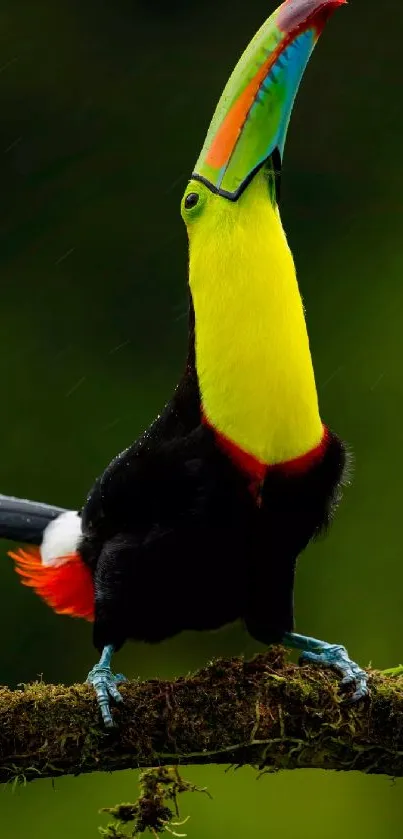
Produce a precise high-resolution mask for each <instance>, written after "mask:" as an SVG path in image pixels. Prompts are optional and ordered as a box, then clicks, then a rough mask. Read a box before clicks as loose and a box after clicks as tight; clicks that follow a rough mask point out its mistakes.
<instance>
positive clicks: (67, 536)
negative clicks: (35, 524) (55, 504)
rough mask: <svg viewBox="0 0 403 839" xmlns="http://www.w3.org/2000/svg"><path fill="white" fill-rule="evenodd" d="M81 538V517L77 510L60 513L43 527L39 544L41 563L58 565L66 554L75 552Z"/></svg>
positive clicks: (63, 560)
mask: <svg viewBox="0 0 403 839" xmlns="http://www.w3.org/2000/svg"><path fill="white" fill-rule="evenodd" d="M80 538H81V518H80V516H79V515H78V513H77V512H74V511H73V510H68V511H67V512H66V513H61V515H60V516H58V517H57V519H54V520H53V521H51V522H50V523H49V524H48V526H47V527H46V528H45V530H44V533H43V538H42V544H41V548H40V551H41V557H42V565H60V564H61V563H63V562H65V557H66V555H68V554H72V553H76V551H77V547H78V544H79V541H80Z"/></svg>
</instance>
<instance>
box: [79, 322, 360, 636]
mask: <svg viewBox="0 0 403 839" xmlns="http://www.w3.org/2000/svg"><path fill="white" fill-rule="evenodd" d="M345 461H346V454H345V448H344V446H343V444H342V442H341V441H340V440H339V439H338V437H337V436H335V435H334V434H331V433H330V434H329V435H328V438H327V443H326V446H325V448H324V450H323V455H322V457H321V459H320V460H319V461H316V462H315V463H314V464H312V465H311V466H310V467H308V468H307V470H306V471H304V472H303V473H296V474H293V473H290V474H288V473H287V472H284V471H282V470H281V469H271V470H269V471H268V473H267V475H266V478H265V479H264V481H263V483H262V486H261V489H260V499H259V504H258V503H257V499H256V498H255V497H254V495H253V493H252V492H251V491H250V476H249V475H247V474H244V473H243V472H242V471H240V470H239V469H238V468H237V466H236V465H235V464H234V462H233V461H232V460H231V458H230V457H229V456H228V455H227V454H225V453H224V452H223V451H222V450H221V449H220V447H219V445H218V444H217V438H216V435H215V433H214V431H213V430H212V429H211V428H209V427H207V426H206V425H205V424H203V422H202V419H201V411H200V396H199V389H198V383H197V374H196V370H195V360H194V313H193V308H192V306H190V331H189V353H188V359H187V365H186V370H185V373H184V375H183V377H182V379H181V381H180V383H179V385H178V387H177V389H176V391H175V393H174V396H173V398H172V400H171V402H169V403H168V405H167V406H166V407H165V409H164V411H163V413H162V414H161V416H159V417H158V418H157V419H156V420H155V422H154V423H153V424H152V425H151V426H150V428H149V429H148V430H147V431H146V432H145V433H144V434H143V435H142V437H140V439H139V440H138V441H137V442H136V443H134V445H132V446H131V447H130V448H128V449H126V451H124V452H123V453H122V454H120V455H119V456H118V457H116V458H115V459H114V460H113V461H112V462H111V464H110V465H109V466H108V467H107V469H106V470H105V472H104V473H103V475H102V476H101V477H100V478H99V479H98V480H97V482H96V483H95V486H94V488H93V490H92V492H91V493H90V495H89V497H88V500H87V503H86V505H85V507H84V509H83V511H82V529H83V534H84V535H83V538H82V541H81V544H80V546H79V550H80V553H81V555H82V557H83V559H84V561H85V562H86V563H87V564H88V565H89V566H90V567H91V569H92V572H93V576H94V591H95V623H94V643H95V646H96V647H97V648H98V649H99V650H101V649H102V648H103V647H104V646H105V645H109V644H111V645H113V646H114V648H115V649H118V648H119V647H120V646H121V645H122V644H123V643H124V641H125V640H126V639H127V638H132V639H137V640H143V641H148V642H156V641H161V640H162V639H164V638H167V637H170V636H172V635H175V634H176V633H178V632H180V631H181V630H184V629H193V630H206V629H214V628H217V627H220V626H223V625H224V624H227V623H230V622H232V621H235V620H237V619H242V620H243V621H244V622H245V624H246V627H247V629H248V630H249V632H250V633H251V634H252V636H253V637H254V638H256V639H257V640H259V641H263V642H266V643H270V642H273V641H279V640H281V638H282V636H283V634H284V633H285V632H287V631H291V630H292V629H293V588H294V572H295V564H296V560H297V557H298V555H299V554H300V553H301V551H302V550H303V549H304V548H305V547H306V546H307V544H308V542H309V541H310V540H311V539H312V538H314V537H315V536H316V535H318V534H319V533H320V532H321V531H322V530H323V529H324V528H325V527H326V525H327V523H328V521H329V517H330V515H331V513H332V510H333V508H334V506H335V504H336V503H337V501H338V498H339V494H340V487H341V483H342V480H343V474H344V468H345Z"/></svg>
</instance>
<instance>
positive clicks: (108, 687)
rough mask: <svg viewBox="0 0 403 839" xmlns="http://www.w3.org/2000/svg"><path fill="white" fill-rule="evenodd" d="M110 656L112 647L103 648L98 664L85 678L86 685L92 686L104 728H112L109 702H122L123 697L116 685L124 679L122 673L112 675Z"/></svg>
mask: <svg viewBox="0 0 403 839" xmlns="http://www.w3.org/2000/svg"><path fill="white" fill-rule="evenodd" d="M112 654H113V647H112V646H108V647H104V650H103V652H102V656H101V658H100V661H99V663H98V664H96V665H95V667H93V668H92V670H90V672H89V673H88V676H87V684H89V685H92V687H93V688H94V690H95V693H96V697H97V701H98V705H99V709H100V711H101V714H102V719H103V722H104V725H105V726H106V728H113V727H114V722H113V719H112V714H111V709H110V700H111V699H113V700H114V701H115V702H123V697H122V695H121V694H120V693H119V691H118V689H117V687H116V685H118V684H119V683H121V682H125V681H126V677H125V676H123V675H122V673H118V674H117V675H114V674H113V673H112V670H111V666H110V661H111V658H112Z"/></svg>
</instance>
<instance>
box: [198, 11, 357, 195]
mask: <svg viewBox="0 0 403 839" xmlns="http://www.w3.org/2000/svg"><path fill="white" fill-rule="evenodd" d="M344 2H346V0H286V2H285V3H283V4H282V5H281V6H279V8H278V9H276V11H275V12H273V14H272V15H271V16H270V17H269V18H268V19H267V20H266V22H265V23H264V24H263V26H262V27H261V28H260V29H259V31H258V32H257V34H256V35H255V37H254V38H253V40H252V41H251V42H250V44H249V46H248V47H247V49H246V51H245V52H244V54H243V55H242V57H241V58H240V60H239V61H238V64H237V65H236V67H235V70H234V72H233V73H232V76H231V77H230V79H229V81H228V83H227V85H226V87H225V89H224V92H223V94H222V96H221V99H220V101H219V103H218V105H217V108H216V111H215V114H214V116H213V119H212V121H211V124H210V127H209V130H208V132H207V137H206V140H205V143H204V146H203V149H202V151H201V154H200V157H199V159H198V161H197V163H196V166H195V169H194V172H193V175H192V177H193V178H195V179H196V180H199V181H202V182H203V183H205V184H206V185H207V186H208V187H209V188H210V189H211V190H212V192H215V193H218V194H219V195H222V196H224V197H225V198H228V199H230V200H231V201H236V200H237V198H238V197H239V196H240V194H241V193H242V191H243V190H244V189H245V187H246V186H247V185H248V183H249V182H250V181H251V179H252V178H253V176H254V174H255V173H256V172H257V170H258V169H259V168H260V167H261V166H262V164H263V163H264V162H265V161H267V160H268V159H269V158H270V157H272V156H273V163H274V162H276V165H279V166H281V160H282V156H283V150H284V143H285V138H286V133H287V128H288V122H289V119H290V115H291V110H292V107H293V104H294V99H295V96H296V93H297V90H298V87H299V84H300V81H301V78H302V75H303V72H304V70H305V67H306V65H307V63H308V60H309V57H310V55H311V52H312V50H313V48H314V46H315V44H316V41H317V40H318V38H319V35H320V34H321V32H322V29H323V27H324V25H325V23H326V21H327V19H328V17H329V16H330V14H331V13H332V12H333V11H334V9H335V8H336V7H337V6H340V5H341V4H343V3H344Z"/></svg>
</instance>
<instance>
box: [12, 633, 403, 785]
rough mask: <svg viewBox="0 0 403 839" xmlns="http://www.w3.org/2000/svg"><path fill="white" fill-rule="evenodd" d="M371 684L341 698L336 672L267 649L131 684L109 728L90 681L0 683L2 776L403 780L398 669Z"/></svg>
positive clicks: (374, 676)
mask: <svg viewBox="0 0 403 839" xmlns="http://www.w3.org/2000/svg"><path fill="white" fill-rule="evenodd" d="M370 688H371V697H370V699H369V701H366V702H363V703H362V704H359V705H356V706H353V707H349V706H345V705H343V704H342V697H341V696H340V694H339V692H338V682H337V677H336V676H335V675H334V674H333V673H331V672H330V671H327V672H323V671H320V670H317V669H314V668H312V667H303V668H299V667H298V666H296V665H294V664H291V663H288V662H287V661H286V654H285V652H284V650H283V649H282V648H272V649H271V650H270V651H269V652H267V653H265V654H264V655H258V656H256V657H255V658H254V659H252V660H251V661H245V660H244V659H241V658H235V659H231V660H218V661H214V662H212V663H211V664H209V665H208V666H207V667H205V668H204V669H203V670H200V671H199V672H197V673H195V674H193V675H190V676H187V677H185V678H180V679H177V680H175V681H174V682H167V681H158V680H152V681H149V682H127V683H125V684H124V685H123V686H122V688H121V691H122V694H123V697H124V705H122V706H120V707H119V708H115V709H114V712H113V713H114V719H115V722H116V728H115V729H113V730H112V732H111V733H107V732H106V731H105V730H104V729H103V727H102V723H101V722H100V719H99V715H98V709H97V705H96V702H95V699H94V695H93V692H92V689H91V688H89V687H88V686H87V685H73V686H71V687H65V686H64V685H47V684H44V683H41V682H38V683H34V684H30V685H26V686H24V687H23V689H21V690H9V689H8V688H6V687H0V782H1V783H5V782H8V781H13V780H16V779H17V780H18V781H25V780H27V781H31V780H34V779H36V778H49V777H58V776H60V775H65V774H73V775H79V774H80V773H88V772H95V771H101V770H102V771H115V770H118V769H129V768H138V767H153V766H159V765H177V764H192V763H193V764H196V763H199V764H201V763H204V764H206V763H221V764H223V763H225V764H236V765H243V764H249V765H252V766H254V767H257V768H258V769H259V770H261V771H263V770H265V771H276V770H279V769H298V768H303V767H309V768H316V769H338V770H345V771H347V770H352V769H354V770H358V771H361V772H367V773H377V774H385V775H390V776H394V777H397V776H403V677H402V676H397V677H396V676H395V677H394V676H389V675H385V674H382V673H379V672H376V671H371V676H370Z"/></svg>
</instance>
